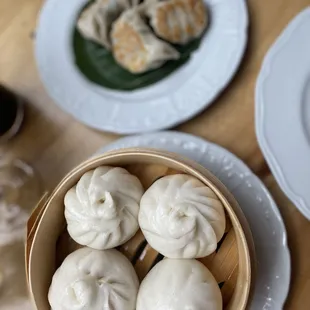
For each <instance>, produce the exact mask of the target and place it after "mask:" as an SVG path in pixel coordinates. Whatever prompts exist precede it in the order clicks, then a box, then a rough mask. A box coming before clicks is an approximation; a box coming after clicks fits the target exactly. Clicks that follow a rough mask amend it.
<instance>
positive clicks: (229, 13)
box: [36, 0, 248, 134]
mask: <svg viewBox="0 0 310 310" xmlns="http://www.w3.org/2000/svg"><path fill="white" fill-rule="evenodd" d="M87 1H88V0H65V1H60V0H47V1H46V3H45V4H44V7H43V9H42V12H41V15H40V19H39V24H38V29H37V38H36V60H37V66H38V70H39V73H40V75H41V78H42V81H43V84H44V85H45V87H46V89H47V91H48V93H49V94H50V95H51V97H52V98H53V99H54V100H55V101H56V103H58V104H59V106H60V107H61V108H63V109H64V110H65V111H67V112H68V113H70V114H72V115H73V116H74V117H75V118H76V119H78V120H80V121H81V122H83V123H85V124H86V125H89V126H91V127H94V128H97V129H99V130H105V131H111V132H116V133H121V134H129V133H138V132H146V131H154V130H159V129H163V128H168V127H171V126H174V125H176V124H178V123H181V122H183V121H185V120H187V119H189V118H191V117H193V116H194V115H196V114H197V113H199V112H201V111H202V110H203V109H204V108H205V107H207V106H208V105H209V104H210V103H211V102H212V101H213V100H214V99H215V98H216V97H217V96H218V94H219V93H220V92H221V91H222V90H223V88H224V87H225V86H226V85H227V84H228V82H229V81H230V80H231V78H232V77H233V75H234V73H235V71H236V70H237V68H238V66H239V63H240V61H241V59H242V56H243V53H244V50H245V47H246V42H247V27H248V15H247V9H246V1H245V0H229V1H227V0H205V2H206V4H207V6H208V8H209V10H210V16H211V17H210V18H211V22H210V26H209V29H208V31H207V32H206V34H205V37H204V39H203V40H202V43H201V46H200V47H199V49H198V50H197V51H196V52H195V53H194V54H193V57H192V58H191V60H190V61H188V62H187V63H186V64H185V65H183V66H182V67H181V69H179V70H177V71H176V72H175V73H172V74H171V75H170V76H169V77H167V78H165V79H164V80H162V81H160V82H158V83H156V84H154V85H152V86H150V87H146V88H143V89H141V90H137V91H133V92H121V91H113V90H110V89H106V88H103V87H100V86H98V85H95V84H93V83H91V82H89V81H88V80H87V79H86V78H85V77H84V76H83V75H82V74H81V73H80V71H79V70H78V68H77V67H76V65H75V63H74V57H73V51H72V48H73V47H72V37H73V29H74V26H75V23H76V19H77V16H78V12H79V11H80V10H81V8H82V7H83V6H84V5H85V3H86V2H87Z"/></svg>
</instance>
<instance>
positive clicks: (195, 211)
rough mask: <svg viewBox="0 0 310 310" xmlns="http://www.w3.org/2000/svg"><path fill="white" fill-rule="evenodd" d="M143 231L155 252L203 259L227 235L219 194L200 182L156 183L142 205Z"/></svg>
mask: <svg viewBox="0 0 310 310" xmlns="http://www.w3.org/2000/svg"><path fill="white" fill-rule="evenodd" d="M139 224H140V228H141V230H142V232H143V234H144V236H145V238H146V240H147V241H148V243H149V244H150V246H151V247H152V248H154V249H155V250H156V251H158V252H159V253H161V254H162V255H164V256H166V257H170V258H196V257H204V256H207V255H209V254H211V253H212V252H214V251H215V250H216V247H217V243H218V241H219V240H220V239H221V238H222V236H223V234H224V232H225V224H226V223H225V212H224V208H223V205H222V203H221V201H220V200H219V199H218V197H217V196H216V194H215V193H214V192H213V191H212V190H211V189H210V188H209V187H208V186H206V185H205V184H203V183H202V182H201V181H199V180H198V179H196V178H194V177H192V176H189V175H185V174H175V175H169V176H165V177H163V178H161V179H159V180H157V181H156V182H154V183H153V184H152V185H151V186H150V187H149V189H148V190H147V191H146V192H145V193H144V195H143V196H142V198H141V202H140V211H139Z"/></svg>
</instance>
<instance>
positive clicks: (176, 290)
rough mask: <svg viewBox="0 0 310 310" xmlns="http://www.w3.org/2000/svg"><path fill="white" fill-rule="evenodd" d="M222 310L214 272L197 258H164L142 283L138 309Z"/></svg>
mask: <svg viewBox="0 0 310 310" xmlns="http://www.w3.org/2000/svg"><path fill="white" fill-rule="evenodd" d="M146 309H147V310H159V309H162V310H164V309H165V310H168V309H169V310H181V309H184V310H185V309H190V310H202V309H210V310H211V309H212V310H221V309H223V307H222V295H221V291H220V289H219V287H218V284H217V282H216V280H215V279H214V277H213V276H212V274H211V272H210V271H209V270H208V269H207V267H205V266H204V265H203V264H201V263H200V262H198V261H196V260H195V259H188V260H187V259H169V258H167V259H164V260H162V261H161V262H159V263H158V264H157V265H155V267H154V268H153V269H152V270H151V271H150V272H149V273H148V274H147V276H146V277H145V278H144V280H143V281H142V283H141V285H140V289H139V293H138V298H137V307H136V310H146Z"/></svg>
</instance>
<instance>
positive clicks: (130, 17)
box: [111, 8, 180, 73]
mask: <svg viewBox="0 0 310 310" xmlns="http://www.w3.org/2000/svg"><path fill="white" fill-rule="evenodd" d="M111 39H112V46H113V47H112V48H113V54H114V57H115V59H116V61H117V62H118V63H119V64H120V65H121V66H122V67H124V68H125V69H127V70H129V71H130V72H132V73H142V72H145V71H148V70H150V69H156V68H158V67H160V66H161V65H162V64H164V63H165V62H166V61H167V60H170V59H178V58H179V57H180V55H179V52H178V51H177V50H176V49H174V48H173V47H172V46H171V45H170V44H168V43H166V42H164V41H162V40H160V39H158V38H157V37H156V36H155V35H154V34H153V33H152V31H151V29H150V28H149V27H148V26H147V25H146V24H145V22H144V20H143V19H142V17H141V16H140V13H139V10H138V9H137V8H132V9H129V10H127V11H126V12H124V13H123V14H122V15H121V16H120V17H119V18H118V20H117V21H116V22H115V23H114V24H113V25H112V33H111Z"/></svg>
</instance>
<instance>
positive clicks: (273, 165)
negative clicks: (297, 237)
mask: <svg viewBox="0 0 310 310" xmlns="http://www.w3.org/2000/svg"><path fill="white" fill-rule="evenodd" d="M306 18H307V19H310V6H309V7H308V8H306V9H304V10H302V11H301V12H300V13H299V14H297V15H296V16H295V17H294V18H293V19H292V20H291V21H290V23H289V24H288V25H287V26H286V27H285V29H284V30H283V31H282V32H281V34H280V36H279V37H278V38H277V39H276V41H275V42H274V43H273V44H272V46H271V47H270V48H269V50H268V52H267V54H266V56H265V58H264V60H263V63H262V66H261V70H260V73H259V75H258V78H257V82H256V88H255V103H256V104H255V129H256V135H257V139H258V142H259V145H260V148H261V150H262V152H263V153H264V155H265V158H266V161H267V162H268V165H269V167H270V169H271V171H272V173H273V175H274V176H275V178H276V180H277V182H278V183H279V185H280V187H281V189H282V190H283V191H284V193H285V194H286V196H287V197H288V198H289V199H290V200H291V201H292V202H293V203H294V204H295V205H296V207H297V208H298V209H299V211H300V212H301V213H302V214H303V215H304V216H305V217H306V218H307V219H308V220H310V205H309V206H308V207H307V206H306V202H305V201H304V198H303V197H300V196H299V195H298V194H297V193H296V192H295V191H294V190H293V189H292V185H290V182H289V180H288V178H287V176H285V173H284V171H283V169H282V168H281V166H282V165H281V163H280V162H279V160H278V159H277V158H276V155H275V154H274V153H273V152H272V151H271V148H270V146H269V144H268V142H267V140H268V139H267V137H266V133H265V131H264V117H263V116H264V99H263V88H264V82H265V81H266V79H267V78H268V77H269V76H270V74H271V66H272V63H273V60H274V58H275V57H276V56H277V54H278V53H279V52H281V50H282V48H283V47H284V46H285V45H286V44H289V40H290V38H291V37H292V36H293V34H294V31H296V28H297V27H298V26H299V25H300V24H301V23H302V22H303V21H304V19H306ZM309 149H310V148H309ZM309 203H310V202H309Z"/></svg>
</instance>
